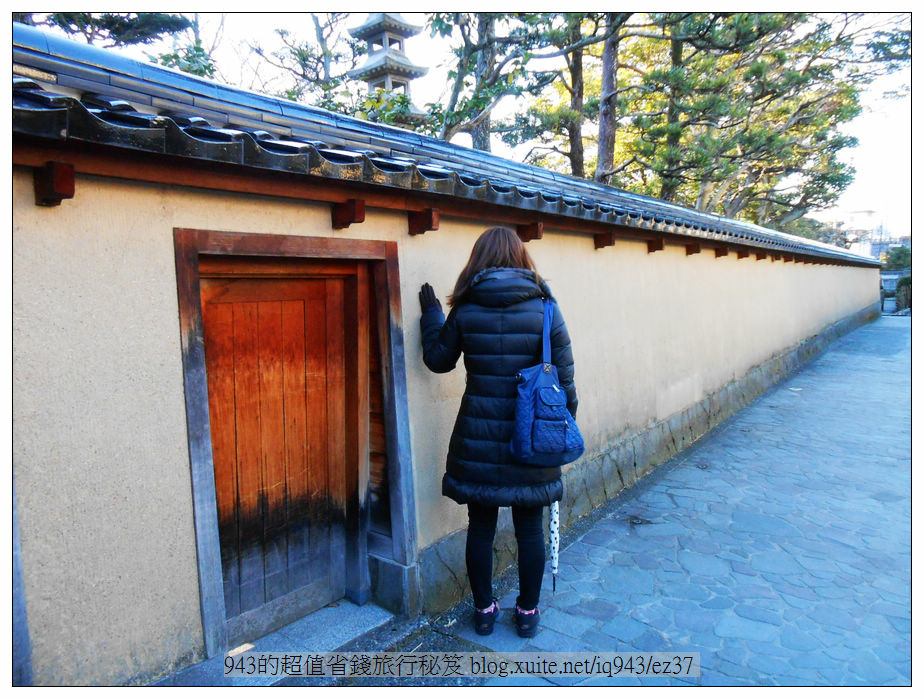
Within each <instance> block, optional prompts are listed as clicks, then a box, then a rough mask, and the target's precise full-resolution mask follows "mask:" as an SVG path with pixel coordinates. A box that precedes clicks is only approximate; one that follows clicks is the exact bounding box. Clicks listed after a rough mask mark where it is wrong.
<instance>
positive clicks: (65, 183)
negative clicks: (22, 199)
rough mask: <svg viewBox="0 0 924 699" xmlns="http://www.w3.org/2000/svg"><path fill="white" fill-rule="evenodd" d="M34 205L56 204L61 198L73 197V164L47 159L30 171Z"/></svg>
mask: <svg viewBox="0 0 924 699" xmlns="http://www.w3.org/2000/svg"><path fill="white" fill-rule="evenodd" d="M32 183H33V185H34V187H35V205H36V206H58V205H59V204H60V203H61V200H62V199H73V198H74V166H73V164H71V163H59V162H54V161H49V162H47V163H45V164H44V165H43V166H42V167H37V168H34V169H33V171H32Z"/></svg>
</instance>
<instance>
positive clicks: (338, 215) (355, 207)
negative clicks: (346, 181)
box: [330, 199, 366, 229]
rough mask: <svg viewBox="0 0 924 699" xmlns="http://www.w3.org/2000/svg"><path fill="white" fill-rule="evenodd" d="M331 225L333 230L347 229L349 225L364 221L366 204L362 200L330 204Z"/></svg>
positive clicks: (348, 200)
mask: <svg viewBox="0 0 924 699" xmlns="http://www.w3.org/2000/svg"><path fill="white" fill-rule="evenodd" d="M330 216H331V225H332V226H333V228H334V229H339V228H349V226H350V224H351V223H362V222H363V221H365V220H366V202H365V201H364V200H363V199H347V200H346V201H344V202H338V203H334V204H331V207H330Z"/></svg>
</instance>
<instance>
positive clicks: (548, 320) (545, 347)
mask: <svg viewBox="0 0 924 699" xmlns="http://www.w3.org/2000/svg"><path fill="white" fill-rule="evenodd" d="M543 305H544V306H545V313H544V315H543V318H542V363H543V364H551V363H552V338H551V335H552V314H553V313H554V309H553V308H552V302H551V301H549V300H548V299H545V301H544V302H543Z"/></svg>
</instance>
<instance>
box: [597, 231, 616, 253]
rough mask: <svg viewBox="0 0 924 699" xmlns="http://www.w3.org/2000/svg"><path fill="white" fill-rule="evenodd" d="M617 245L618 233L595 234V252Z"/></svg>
mask: <svg viewBox="0 0 924 699" xmlns="http://www.w3.org/2000/svg"><path fill="white" fill-rule="evenodd" d="M615 244H616V232H615V231H608V232H607V233H594V250H599V249H600V248H606V247H609V246H610V245H615Z"/></svg>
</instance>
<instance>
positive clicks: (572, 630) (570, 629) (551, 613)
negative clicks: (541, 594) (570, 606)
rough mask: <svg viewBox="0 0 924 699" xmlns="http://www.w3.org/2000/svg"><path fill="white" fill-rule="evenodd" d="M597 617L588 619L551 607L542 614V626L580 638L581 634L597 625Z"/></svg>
mask: <svg viewBox="0 0 924 699" xmlns="http://www.w3.org/2000/svg"><path fill="white" fill-rule="evenodd" d="M596 623H597V622H596V620H595V619H588V618H586V617H581V616H578V615H576V614H569V613H567V612H563V611H560V610H558V609H554V608H553V609H550V610H548V611H547V612H545V613H544V614H543V615H542V626H543V627H544V628H548V629H552V630H554V631H558V632H559V633H563V634H565V635H566V636H571V637H572V638H580V637H581V634H583V633H584V632H585V631H588V630H589V629H591V628H592V627H594V626H595V625H596Z"/></svg>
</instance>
